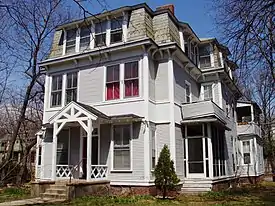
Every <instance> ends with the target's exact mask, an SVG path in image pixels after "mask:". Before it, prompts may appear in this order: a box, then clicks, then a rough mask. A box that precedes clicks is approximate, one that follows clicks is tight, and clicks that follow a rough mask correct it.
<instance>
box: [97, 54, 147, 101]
mask: <svg viewBox="0 0 275 206" xmlns="http://www.w3.org/2000/svg"><path fill="white" fill-rule="evenodd" d="M135 61H137V62H138V90H139V91H138V96H133V97H125V92H124V89H125V84H124V69H125V64H126V63H131V62H135ZM141 61H142V59H131V60H127V61H125V62H123V63H113V64H108V65H106V66H104V72H103V73H104V80H103V88H104V89H103V99H102V101H103V102H104V103H117V102H124V101H131V100H138V99H140V98H141V97H142V96H143V95H142V93H143V92H142V63H141ZM115 65H119V98H118V99H111V100H107V98H106V80H107V67H110V66H115Z"/></svg>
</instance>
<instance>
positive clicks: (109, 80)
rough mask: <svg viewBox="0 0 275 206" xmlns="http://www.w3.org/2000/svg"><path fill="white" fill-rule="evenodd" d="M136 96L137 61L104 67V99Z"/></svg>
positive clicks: (137, 81) (137, 84)
mask: <svg viewBox="0 0 275 206" xmlns="http://www.w3.org/2000/svg"><path fill="white" fill-rule="evenodd" d="M121 93H122V94H121ZM137 96H139V68H138V61H134V62H127V63H125V64H124V65H123V64H117V65H112V66H107V67H106V97H105V99H106V100H114V99H120V98H122V97H124V98H130V97H137Z"/></svg>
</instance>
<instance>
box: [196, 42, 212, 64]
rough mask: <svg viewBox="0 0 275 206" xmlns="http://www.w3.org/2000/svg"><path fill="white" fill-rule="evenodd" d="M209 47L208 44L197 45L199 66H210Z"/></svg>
mask: <svg viewBox="0 0 275 206" xmlns="http://www.w3.org/2000/svg"><path fill="white" fill-rule="evenodd" d="M210 53H211V47H210V45H202V46H200V47H199V55H200V67H201V68H205V67H211V58H210Z"/></svg>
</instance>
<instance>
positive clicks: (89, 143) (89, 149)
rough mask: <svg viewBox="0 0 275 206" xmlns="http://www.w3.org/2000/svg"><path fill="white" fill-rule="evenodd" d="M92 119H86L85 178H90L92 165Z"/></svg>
mask: <svg viewBox="0 0 275 206" xmlns="http://www.w3.org/2000/svg"><path fill="white" fill-rule="evenodd" d="M92 131H93V127H92V120H91V119H90V118H89V119H88V130H87V177H86V179H87V180H91V165H92Z"/></svg>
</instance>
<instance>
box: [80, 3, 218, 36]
mask: <svg viewBox="0 0 275 206" xmlns="http://www.w3.org/2000/svg"><path fill="white" fill-rule="evenodd" d="M98 2H102V5H100V4H99V3H98ZM104 2H106V3H107V9H108V10H111V9H115V8H118V7H121V6H128V5H134V4H139V3H144V2H145V3H147V4H148V5H149V6H150V7H151V8H152V9H153V10H155V9H156V7H158V6H161V5H164V4H174V6H175V15H176V17H177V18H178V19H179V20H180V21H183V22H187V23H189V24H190V26H191V27H192V28H193V30H194V31H195V32H196V33H197V35H198V36H199V37H217V36H218V33H217V32H215V29H214V28H215V25H214V20H213V18H212V17H211V3H212V1H211V0H130V1H129V0H128V1H126V0H98V1H96V0H84V1H83V2H82V4H83V5H85V6H87V8H89V11H90V12H92V13H100V12H102V10H103V9H104V8H103V5H106V3H104Z"/></svg>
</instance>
